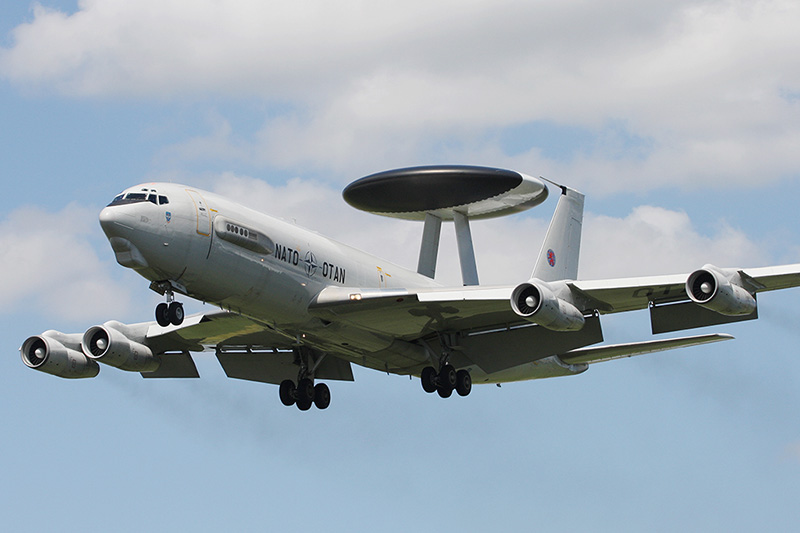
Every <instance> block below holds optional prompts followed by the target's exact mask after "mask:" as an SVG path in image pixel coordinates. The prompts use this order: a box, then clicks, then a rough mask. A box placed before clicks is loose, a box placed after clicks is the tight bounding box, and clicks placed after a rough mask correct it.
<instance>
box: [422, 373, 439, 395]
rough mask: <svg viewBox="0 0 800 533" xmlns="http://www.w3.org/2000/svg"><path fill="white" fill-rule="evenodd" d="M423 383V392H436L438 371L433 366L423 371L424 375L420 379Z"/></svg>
mask: <svg viewBox="0 0 800 533" xmlns="http://www.w3.org/2000/svg"><path fill="white" fill-rule="evenodd" d="M419 380H420V382H421V383H422V390H424V391H425V392H427V393H432V392H436V369H435V368H433V367H432V366H426V367H425V368H423V369H422V374H421V375H420V377H419Z"/></svg>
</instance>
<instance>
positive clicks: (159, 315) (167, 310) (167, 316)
mask: <svg viewBox="0 0 800 533" xmlns="http://www.w3.org/2000/svg"><path fill="white" fill-rule="evenodd" d="M164 293H165V294H166V297H167V302H166V303H160V304H158V305H157V306H156V322H158V325H159V326H161V327H162V328H165V327H167V326H169V325H170V324H172V325H173V326H180V325H181V324H183V316H184V313H183V304H182V303H180V302H176V301H175V295H174V294H173V292H172V289H171V288H168V289H166V290H165V291H164Z"/></svg>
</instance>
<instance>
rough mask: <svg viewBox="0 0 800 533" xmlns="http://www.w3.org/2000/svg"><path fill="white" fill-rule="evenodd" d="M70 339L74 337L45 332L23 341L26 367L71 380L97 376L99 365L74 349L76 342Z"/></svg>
mask: <svg viewBox="0 0 800 533" xmlns="http://www.w3.org/2000/svg"><path fill="white" fill-rule="evenodd" d="M71 341H73V339H71V338H69V336H68V335H65V334H63V333H60V332H58V331H46V332H45V333H42V334H41V335H35V336H33V337H29V338H28V339H27V340H26V341H25V342H23V343H22V347H21V348H20V349H19V353H20V355H21V356H22V362H23V363H25V365H26V366H28V367H29V368H33V369H34V370H39V371H40V372H46V373H48V374H52V375H54V376H58V377H61V378H69V379H79V378H93V377H95V376H96V375H97V374H98V373H99V372H100V365H98V364H97V362H96V361H93V360H91V359H89V358H88V357H86V355H84V354H83V353H82V352H80V351H79V350H76V349H74V348H73V347H76V346H75V344H77V343H75V342H71ZM64 343H66V344H69V345H70V346H72V347H67V346H65V345H64Z"/></svg>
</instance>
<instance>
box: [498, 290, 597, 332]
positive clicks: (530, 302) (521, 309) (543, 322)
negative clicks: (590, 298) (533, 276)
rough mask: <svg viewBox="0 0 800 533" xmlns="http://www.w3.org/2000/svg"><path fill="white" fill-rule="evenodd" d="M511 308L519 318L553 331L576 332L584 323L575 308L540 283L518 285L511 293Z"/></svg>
mask: <svg viewBox="0 0 800 533" xmlns="http://www.w3.org/2000/svg"><path fill="white" fill-rule="evenodd" d="M511 307H512V308H513V309H514V312H515V313H517V314H518V315H519V316H521V317H524V318H527V319H528V320H530V321H532V322H535V323H537V324H539V325H540V326H543V327H545V328H547V329H551V330H553V331H577V330H579V329H581V328H582V327H583V324H584V322H585V320H584V318H583V313H581V312H580V310H578V308H577V307H575V306H574V305H572V304H571V303H569V302H567V301H566V300H563V299H561V298H559V297H558V296H556V295H555V294H553V291H552V290H551V289H550V288H549V287H548V286H547V285H545V284H544V283H542V282H540V281H534V280H531V281H528V282H527V283H522V284H520V285H518V286H517V287H516V288H515V289H514V291H513V292H512V293H511Z"/></svg>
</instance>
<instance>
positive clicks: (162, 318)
mask: <svg viewBox="0 0 800 533" xmlns="http://www.w3.org/2000/svg"><path fill="white" fill-rule="evenodd" d="M156 322H158V325H159V326H161V327H162V328H165V327H167V326H169V324H170V319H169V306H168V305H167V304H165V303H163V302H162V303H160V304H158V305H157V306H156Z"/></svg>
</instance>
